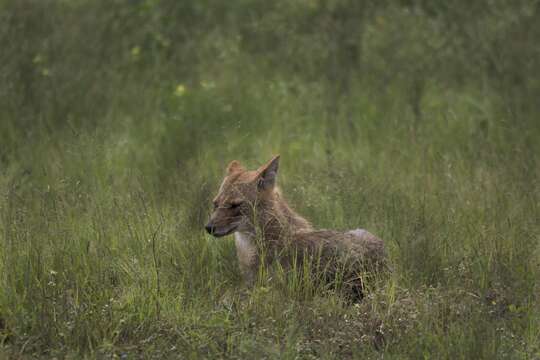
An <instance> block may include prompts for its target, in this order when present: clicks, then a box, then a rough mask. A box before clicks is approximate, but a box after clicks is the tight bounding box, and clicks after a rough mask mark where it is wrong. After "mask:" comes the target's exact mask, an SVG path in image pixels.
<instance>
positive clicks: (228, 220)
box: [206, 156, 385, 292]
mask: <svg viewBox="0 0 540 360" xmlns="http://www.w3.org/2000/svg"><path fill="white" fill-rule="evenodd" d="M278 165H279V156H276V157H274V158H273V159H272V160H270V161H269V162H268V163H266V164H265V165H263V166H261V167H260V168H259V169H257V170H254V171H248V170H246V169H244V168H243V167H242V166H241V165H240V163H239V162H238V161H236V160H235V161H232V162H231V163H230V164H229V166H228V167H227V175H226V176H225V179H224V180H223V183H222V184H221V187H220V189H219V193H218V195H217V196H216V197H215V198H214V208H215V209H214V212H213V214H212V216H211V218H210V221H209V223H208V225H207V226H206V229H207V231H208V232H209V233H211V234H212V235H214V236H216V237H220V236H225V235H228V234H232V233H235V242H236V248H237V255H238V260H239V263H240V267H241V269H242V272H243V273H244V276H245V277H246V280H247V281H248V282H249V283H252V282H253V281H254V279H255V275H256V274H257V270H258V266H259V265H260V263H261V261H264V262H265V263H266V264H269V263H272V262H273V261H276V260H277V261H279V262H280V263H281V265H283V266H284V267H285V268H287V267H290V264H291V262H292V261H293V260H295V261H296V260H300V261H303V260H305V257H306V255H307V256H309V257H310V259H313V258H314V257H317V260H316V261H317V263H318V264H319V267H324V269H325V271H327V272H328V273H329V274H334V273H335V272H336V271H337V269H338V268H339V269H342V271H344V275H345V279H344V280H345V282H346V283H349V284H350V285H351V287H352V288H355V291H357V292H360V291H361V287H362V278H361V274H362V273H365V271H366V270H367V271H372V270H375V271H377V270H380V269H381V268H382V267H383V266H384V263H385V251H384V244H383V242H382V241H381V240H380V239H378V238H377V237H375V236H374V235H372V234H370V233H369V232H367V231H365V230H362V229H357V230H353V231H346V232H343V231H334V230H314V229H313V227H312V225H311V224H310V223H309V222H308V221H307V220H306V219H304V218H303V217H301V216H300V215H298V214H297V213H296V212H295V211H294V210H293V209H291V208H290V207H289V205H288V204H287V202H286V201H285V200H284V199H283V196H282V195H281V192H280V191H279V189H278V188H277V187H276V178H277V171H278Z"/></svg>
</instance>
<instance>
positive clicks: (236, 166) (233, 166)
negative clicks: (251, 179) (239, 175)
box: [227, 160, 245, 174]
mask: <svg viewBox="0 0 540 360" xmlns="http://www.w3.org/2000/svg"><path fill="white" fill-rule="evenodd" d="M244 170H245V169H244V167H243V166H242V165H240V162H238V161H237V160H233V161H231V162H230V163H229V165H228V166H227V174H232V173H233V172H239V171H244Z"/></svg>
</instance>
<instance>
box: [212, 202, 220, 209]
mask: <svg viewBox="0 0 540 360" xmlns="http://www.w3.org/2000/svg"><path fill="white" fill-rule="evenodd" d="M212 206H213V207H214V210H215V209H217V208H218V207H219V204H218V203H217V201H213V202H212Z"/></svg>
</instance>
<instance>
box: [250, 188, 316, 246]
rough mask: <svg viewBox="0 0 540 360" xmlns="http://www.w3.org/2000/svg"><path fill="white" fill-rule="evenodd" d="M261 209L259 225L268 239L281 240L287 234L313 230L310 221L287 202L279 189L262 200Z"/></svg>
mask: <svg viewBox="0 0 540 360" xmlns="http://www.w3.org/2000/svg"><path fill="white" fill-rule="evenodd" d="M260 210H262V211H260V216H259V219H258V221H259V227H260V229H261V230H262V232H263V235H264V238H266V239H273V240H279V239H280V238H282V237H284V236H287V234H293V233H296V232H301V231H310V230H313V228H312V226H311V224H310V223H309V221H307V220H306V219H305V218H303V217H302V216H300V215H299V214H298V213H296V212H295V211H294V210H293V209H292V208H291V207H290V206H289V205H288V204H287V202H286V201H285V199H284V198H283V196H282V195H281V192H280V191H279V190H278V189H275V190H274V191H273V192H272V194H270V196H268V198H266V199H265V200H264V201H262V202H261V209H260Z"/></svg>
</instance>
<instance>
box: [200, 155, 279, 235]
mask: <svg viewBox="0 0 540 360" xmlns="http://www.w3.org/2000/svg"><path fill="white" fill-rule="evenodd" d="M278 167H279V155H278V156H275V157H274V158H273V159H272V160H270V161H269V162H267V163H266V164H264V165H263V166H261V167H260V168H258V169H257V170H246V169H245V168H244V167H243V166H242V165H240V163H239V162H238V161H236V160H234V161H232V162H231V163H230V164H229V166H227V174H226V175H225V179H223V182H222V183H221V186H220V188H219V192H218V194H217V196H216V197H215V198H214V200H213V203H214V211H213V213H212V215H211V216H210V220H209V221H208V224H206V226H205V228H206V231H208V233H209V234H211V235H213V236H216V237H221V236H225V235H229V234H232V233H234V232H235V231H243V232H246V231H252V230H253V221H252V219H253V215H254V211H255V210H254V209H255V206H256V204H257V203H260V202H261V201H264V200H265V199H267V198H268V197H269V196H271V194H272V192H273V190H274V186H275V184H276V177H277V172H278Z"/></svg>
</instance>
